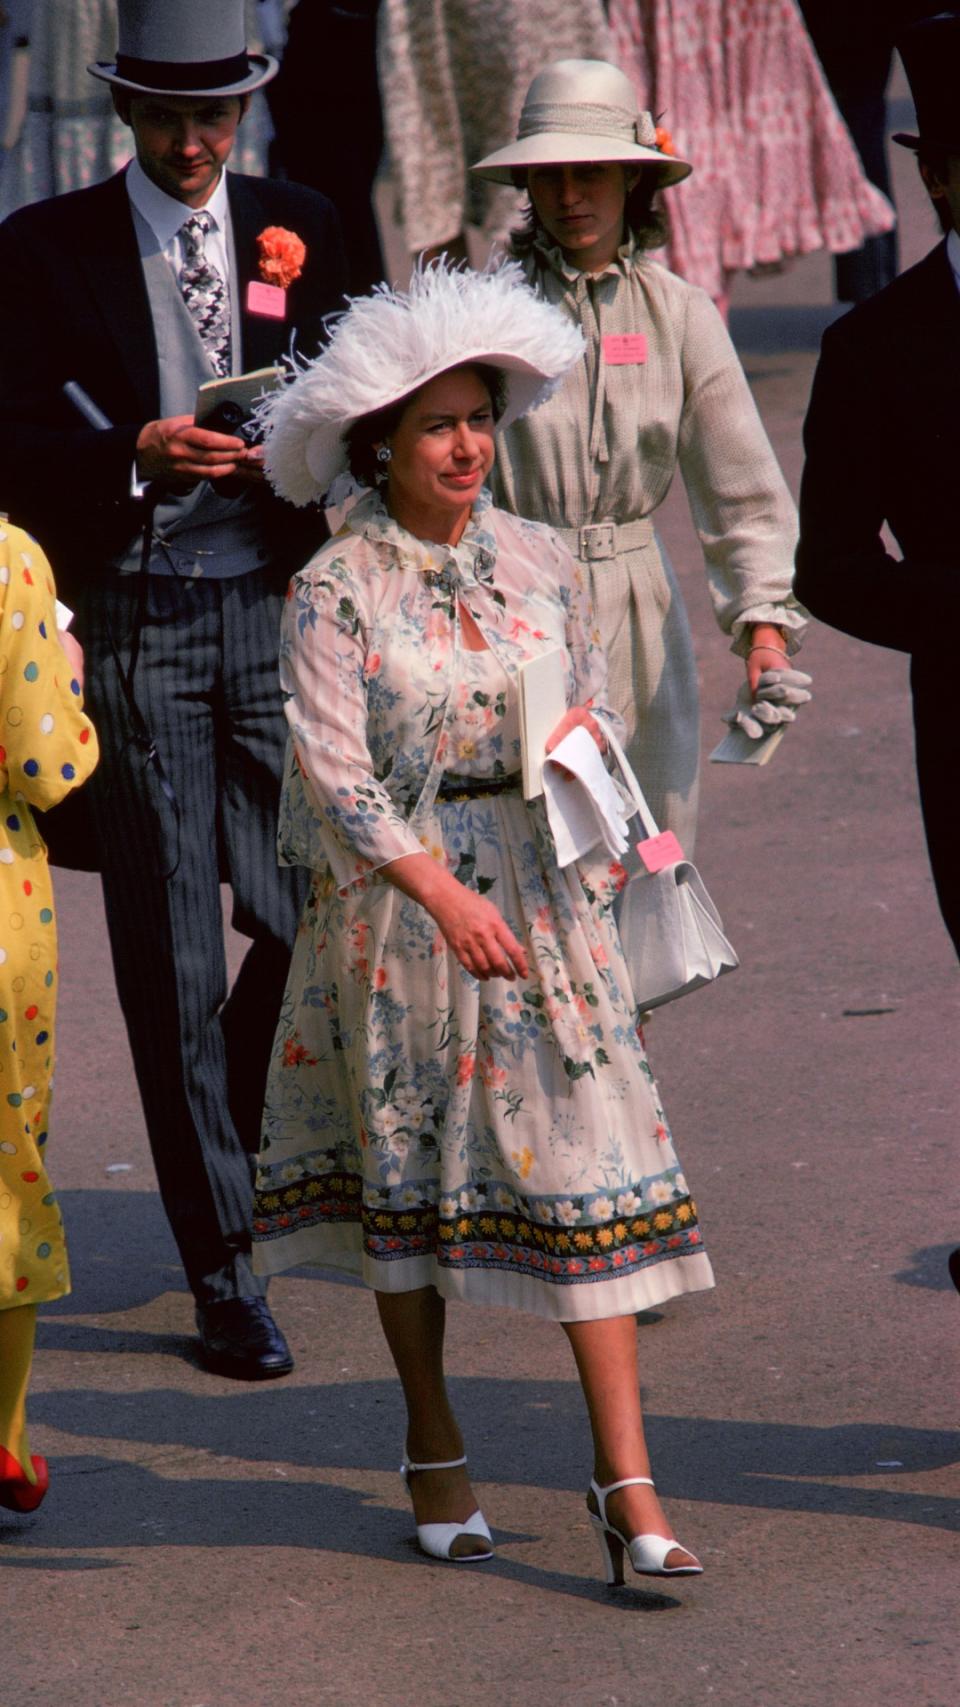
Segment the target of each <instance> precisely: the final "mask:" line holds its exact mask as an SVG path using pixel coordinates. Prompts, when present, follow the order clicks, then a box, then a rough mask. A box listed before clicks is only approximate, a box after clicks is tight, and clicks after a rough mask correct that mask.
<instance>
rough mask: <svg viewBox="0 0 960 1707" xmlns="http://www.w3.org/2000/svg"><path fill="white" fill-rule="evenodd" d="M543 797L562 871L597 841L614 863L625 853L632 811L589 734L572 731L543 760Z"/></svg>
mask: <svg viewBox="0 0 960 1707" xmlns="http://www.w3.org/2000/svg"><path fill="white" fill-rule="evenodd" d="M561 767H562V768H561ZM566 772H569V773H570V774H569V775H567V774H565V773H566ZM543 793H544V799H545V801H546V807H547V819H548V821H549V824H550V833H551V835H552V836H553V841H554V846H555V847H556V850H557V864H558V865H559V866H560V867H561V868H562V867H563V866H566V865H572V864H573V861H574V860H575V859H581V858H582V856H583V855H584V854H587V853H589V852H590V850H591V848H595V847H596V846H597V845H598V843H600V842H602V843H603V845H604V847H605V848H606V850H607V852H608V853H609V854H610V855H611V857H612V858H614V859H616V858H619V856H620V855H621V854H622V853H625V852H626V848H627V842H628V840H629V837H628V832H627V819H628V818H632V817H633V814H634V813H635V812H636V810H637V808H636V806H635V805H634V804H633V803H632V802H631V801H625V800H624V798H623V795H622V793H621V791H620V790H619V789H618V788H617V786H616V783H615V782H614V780H613V778H612V777H611V776H610V774H609V772H608V770H607V768H606V766H605V764H604V762H603V759H602V758H601V756H600V749H599V747H598V746H597V743H596V741H595V740H594V739H593V736H592V735H591V734H590V733H589V731H588V730H586V729H583V728H580V729H573V730H571V732H570V734H569V735H565V736H564V738H563V740H562V741H561V742H560V745H559V746H558V747H555V748H554V750H553V752H552V753H550V754H549V756H548V757H547V758H546V759H545V760H544V765H543Z"/></svg>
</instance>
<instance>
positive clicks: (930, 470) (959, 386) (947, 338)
mask: <svg viewBox="0 0 960 1707" xmlns="http://www.w3.org/2000/svg"><path fill="white" fill-rule="evenodd" d="M898 45H899V49H900V54H901V57H902V59H903V63H904V66H905V69H906V72H907V76H908V77H909V79H910V87H911V89H912V91H913V96H914V101H915V103H916V109H917V126H918V130H919V135H917V136H905V135H898V136H896V137H895V138H894V141H896V142H899V143H902V144H903V145H904V146H905V147H907V148H912V149H914V151H915V152H916V155H917V162H918V165H919V168H920V176H921V178H922V179H923V182H924V184H925V186H926V188H927V191H928V193H929V195H930V197H931V199H932V201H933V206H934V209H935V210H936V214H937V217H938V219H939V222H940V226H941V229H942V231H943V233H944V240H943V242H941V243H939V244H938V245H937V247H936V248H935V249H934V250H933V251H932V252H931V253H930V254H929V255H928V256H927V257H926V259H925V260H923V261H921V262H920V264H919V265H918V266H916V267H912V268H911V269H910V271H909V272H906V273H903V274H901V276H900V277H899V278H898V279H895V280H894V281H893V283H892V284H891V285H888V286H887V288H886V289H885V290H883V291H881V292H880V293H879V294H878V295H877V296H874V297H872V298H871V299H870V300H869V301H867V302H864V303H861V304H860V305H859V306H858V307H857V308H855V309H854V310H853V311H852V312H851V313H850V314H848V315H846V316H845V317H844V318H843V319H842V320H838V321H837V322H836V323H835V324H834V325H833V326H831V327H830V328H829V330H828V331H827V333H826V335H825V336H824V340H823V348H822V353H821V356H820V362H819V366H818V368H817V373H816V377H815V380H814V386H813V395H812V397H811V401H810V409H809V413H808V415H807V420H806V425H805V429H804V439H805V444H806V451H807V461H806V467H805V469H804V474H803V482H802V486H801V492H800V545H799V548H798V552H797V572H796V580H795V586H796V591H797V596H798V598H800V599H802V601H803V603H804V604H805V605H806V606H807V607H808V608H809V609H810V610H812V611H813V612H814V614H815V615H816V616H818V617H820V618H822V620H823V621H824V622H829V623H832V624H833V626H834V627H835V628H841V629H843V630H845V632H846V633H847V634H854V635H856V636H857V637H858V638H859V639H861V640H869V641H872V642H873V643H874V644H875V645H879V646H893V647H896V648H898V649H899V650H900V651H904V652H909V653H910V654H911V672H910V680H911V687H912V691H913V710H914V724H915V732H916V756H917V773H918V778H919V783H920V800H921V805H922V808H923V818H924V825H925V828H926V834H927V846H928V848H929V852H930V862H931V865H932V868H933V877H934V882H935V884H936V889H937V896H938V899H939V902H940V907H941V911H942V913H943V917H944V919H945V921H946V925H947V929H948V930H949V932H950V934H951V936H952V938H953V941H954V944H955V946H956V948H957V951H958V953H960V811H958V808H957V790H958V785H960V718H958V715H957V708H956V688H955V684H954V682H953V679H952V676H951V668H950V665H951V649H952V643H953V635H954V632H955V630H956V628H957V626H958V624H960V526H958V510H957V481H958V472H960V100H958V98H957V86H958V82H960V12H941V13H938V14H937V15H936V16H933V17H929V18H925V19H922V20H921V21H919V22H918V23H915V24H913V25H912V26H911V27H910V28H909V29H908V30H906V31H905V32H904V34H903V36H902V38H901V40H900V42H899V44H898ZM884 523H886V524H887V525H888V526H889V529H890V531H891V533H892V534H893V536H894V538H895V539H896V541H897V544H898V545H899V547H900V551H901V552H902V559H898V558H896V557H895V556H893V554H892V553H891V552H890V551H889V550H888V549H887V548H886V545H885V543H884V540H883V537H882V533H881V530H882V528H883V525H884Z"/></svg>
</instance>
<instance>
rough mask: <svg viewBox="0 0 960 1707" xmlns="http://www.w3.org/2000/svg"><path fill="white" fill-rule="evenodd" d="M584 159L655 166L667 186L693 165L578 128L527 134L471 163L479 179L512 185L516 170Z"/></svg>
mask: <svg viewBox="0 0 960 1707" xmlns="http://www.w3.org/2000/svg"><path fill="white" fill-rule="evenodd" d="M581 161H583V162H586V161H617V162H619V163H621V164H622V165H624V166H655V167H656V168H657V171H658V172H659V174H660V183H661V185H662V186H663V187H666V186H667V185H668V184H679V183H680V181H681V179H682V178H687V177H689V175H690V173H691V172H692V171H693V167H692V166H691V165H690V162H689V161H687V160H678V159H676V157H675V156H674V155H670V154H661V152H660V150H659V148H645V147H644V145H643V143H642V142H618V141H617V139H616V137H612V136H586V135H579V134H578V133H577V132H576V131H569V130H567V131H561V130H556V131H548V130H545V131H542V132H540V133H539V134H538V135H536V136H525V137H524V138H523V139H522V140H521V141H519V142H511V143H508V145H507V147H506V148H498V149H497V150H496V151H495V153H493V154H488V155H486V156H485V158H484V159H483V160H478V161H477V164H476V165H475V166H471V168H470V170H471V172H475V173H476V175H477V177H478V178H487V179H489V180H490V181H491V182H492V183H494V184H512V183H513V181H514V173H515V172H525V171H527V169H528V168H529V167H530V166H573V165H577V164H578V163H580V162H581Z"/></svg>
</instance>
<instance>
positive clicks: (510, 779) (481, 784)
mask: <svg viewBox="0 0 960 1707" xmlns="http://www.w3.org/2000/svg"><path fill="white" fill-rule="evenodd" d="M519 792H520V772H519V771H514V772H513V773H512V775H511V776H451V775H449V774H447V775H446V776H443V777H441V779H440V787H439V788H438V789H437V799H438V800H474V799H477V798H479V797H480V796H482V795H484V794H518V793H519Z"/></svg>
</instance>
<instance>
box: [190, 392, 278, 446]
mask: <svg viewBox="0 0 960 1707" xmlns="http://www.w3.org/2000/svg"><path fill="white" fill-rule="evenodd" d="M199 424H200V426H202V427H204V428H206V430H207V432H209V433H228V434H229V435H230V437H231V438H234V439H242V440H243V442H244V444H245V445H246V446H247V447H248V448H250V447H252V446H253V445H259V444H262V443H263V428H262V427H261V426H260V424H259V422H258V421H257V419H256V416H255V415H254V414H253V412H252V411H251V410H250V409H245V408H244V407H243V404H242V403H237V402H236V400H235V399H234V398H232V397H225V398H224V399H223V402H222V403H218V404H217V407H216V408H215V409H211V411H210V413H209V415H205V416H204V418H203V420H202V421H201V422H200V423H199Z"/></svg>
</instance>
